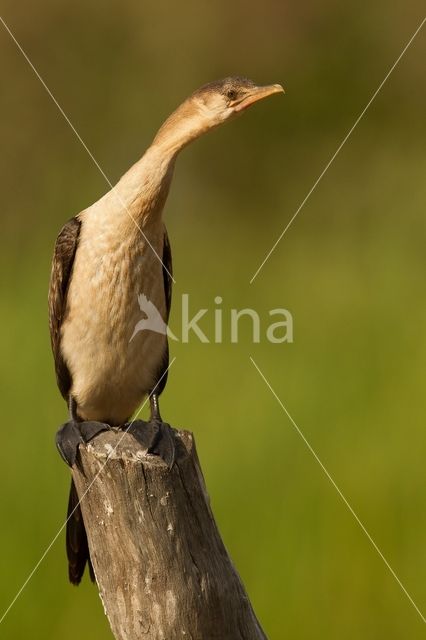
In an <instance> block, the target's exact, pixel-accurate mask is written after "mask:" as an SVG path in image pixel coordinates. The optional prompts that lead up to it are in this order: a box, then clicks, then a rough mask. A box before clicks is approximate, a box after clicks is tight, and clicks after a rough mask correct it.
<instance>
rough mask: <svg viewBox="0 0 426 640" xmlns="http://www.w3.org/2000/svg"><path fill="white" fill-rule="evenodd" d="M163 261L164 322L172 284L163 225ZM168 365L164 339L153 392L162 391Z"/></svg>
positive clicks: (170, 298) (169, 251)
mask: <svg viewBox="0 0 426 640" xmlns="http://www.w3.org/2000/svg"><path fill="white" fill-rule="evenodd" d="M161 259H162V261H163V281H164V294H165V296H166V323H167V322H168V321H169V316H170V308H171V306H172V284H173V277H172V276H173V266H172V249H171V247H170V242H169V236H168V235H167V231H166V228H165V227H164V240H163V255H162V257H161ZM168 367H169V345H168V343H167V341H166V349H165V351H164V354H163V358H162V361H161V365H160V367H159V370H158V378H157V379H158V382H157V386H156V388H155V393H156V394H157V395H160V394H161V393H162V392H163V391H164V387H165V386H166V383H167V371H168Z"/></svg>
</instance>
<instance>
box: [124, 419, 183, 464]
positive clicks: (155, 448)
mask: <svg viewBox="0 0 426 640" xmlns="http://www.w3.org/2000/svg"><path fill="white" fill-rule="evenodd" d="M126 430H127V431H128V432H129V433H131V434H132V436H133V437H134V438H135V439H136V440H137V441H138V442H139V444H141V445H142V446H143V448H144V450H145V451H146V452H147V453H151V454H153V455H156V456H159V457H160V458H161V459H162V460H163V461H164V462H165V463H166V465H167V466H168V468H169V469H172V467H173V465H174V463H175V459H176V442H175V437H174V431H173V429H172V428H171V426H170V425H169V424H167V423H166V422H161V421H160V420H150V421H149V422H145V421H144V420H135V421H134V422H132V423H131V424H130V426H127V429H126Z"/></svg>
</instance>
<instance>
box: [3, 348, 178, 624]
mask: <svg viewBox="0 0 426 640" xmlns="http://www.w3.org/2000/svg"><path fill="white" fill-rule="evenodd" d="M175 360H176V357H174V358H173V359H172V360H171V362H170V364H169V366H168V367H167V369H166V370H165V371H164V373H163V375H162V376H161V378H160V379H159V381H158V382H157V384H156V385H155V387H154V389H153V390H152V391H151V393H150V394H149V396H147V397H146V398H145V400H144V402H143V403H142V405H141V406H140V408H139V409H138V411H137V413H136V415H135V417H134V418H133V420H132V421H131V422H129V424H128V425H127V427H126V428H125V429H124V430H123V434H122V436H121V438H120V439H119V440H118V442H117V444H116V445H115V447H113V448H112V449H111V451H110V452H109V453H108V457H107V459H106V460H105V462H104V464H103V465H102V467H101V468H100V469H99V471H98V473H97V474H96V475H95V477H94V478H93V480H92V482H91V483H90V484H89V486H88V487H87V489H86V491H85V492H84V493H83V495H82V496H81V498H79V500H78V502H77V504H76V505H75V507H74V509H73V510H72V511H71V513H70V514H69V515H68V517H67V519H66V520H65V522H63V524H62V525H61V527H60V528H59V529H58V531H57V532H56V533H55V535H54V536H53V538H52V540H51V541H50V542H49V544H48V545H47V547H46V549H45V550H44V552H43V553H42V555H41V556H40V558H39V560H38V561H37V562H36V564H35V565H34V567H33V568H32V569H31V571H30V573H29V574H28V576H27V578H26V579H25V580H24V582H23V583H22V585H21V587H20V588H19V590H18V591H17V592H16V594H15V596H14V597H13V599H12V600H11V602H10V604H9V605H8V606H7V608H6V609H5V610H4V611H3V613H2V615H1V617H0V624H1V623H2V622H3V620H4V619H5V618H6V616H7V615H8V613H9V612H10V611H11V609H12V608H13V606H14V605H15V603H16V601H17V600H18V599H19V597H20V596H21V595H22V593H23V591H24V590H25V588H26V587H27V585H28V583H29V582H30V580H31V579H32V577H33V576H34V574H35V573H36V571H37V569H38V568H39V567H40V565H41V564H42V562H43V561H44V560H45V558H46V556H47V555H48V553H49V552H50V550H51V549H52V547H53V545H54V544H55V542H56V541H57V539H58V538H59V536H60V535H61V533H62V531H63V530H64V529H65V527H66V526H67V523H68V521H69V520H70V519H71V518H72V517H73V515H74V513H75V511H76V510H77V509H78V508H79V506H80V504H81V503H82V501H83V500H84V498H85V497H86V495H87V494H88V492H89V491H90V488H91V487H92V486H93V484H94V482H96V480H97V479H98V477H99V475H100V474H101V473H102V471H103V470H104V469H105V467H106V465H107V464H108V460H109V459H110V458H111V456H112V455H114V453H115V451H116V450H117V447H118V446H119V445H120V443H121V441H122V440H123V438H124V436H125V435H126V433H127V432H128V431H129V429H130V427H131V426H132V425H133V424H134V422H135V421H136V420H137V418H138V416H139V415H140V412H141V411H142V409H143V408H144V407H145V405H146V404H147V402H148V400H149V399H150V397H151V396H152V395H153V394H154V393H155V392H156V390H157V387H158V386H159V384H160V383H161V381H162V380H163V378H164V376H166V375H167V373H168V371H169V369H170V367H171V366H172V365H173V363H174V362H175Z"/></svg>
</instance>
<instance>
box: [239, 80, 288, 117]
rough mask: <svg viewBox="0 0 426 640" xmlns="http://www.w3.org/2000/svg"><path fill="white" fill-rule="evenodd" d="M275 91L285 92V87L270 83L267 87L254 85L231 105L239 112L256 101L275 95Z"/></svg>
mask: <svg viewBox="0 0 426 640" xmlns="http://www.w3.org/2000/svg"><path fill="white" fill-rule="evenodd" d="M275 93H285V91H284V89H283V87H282V86H281V85H280V84H269V85H267V86H265V87H253V89H250V90H249V91H248V92H247V93H246V95H245V96H244V97H243V98H239V99H238V100H235V101H234V102H233V103H231V105H230V106H231V107H234V111H235V112H236V113H239V112H240V111H244V109H247V107H250V106H251V105H252V104H254V103H255V102H258V101H259V100H263V99H264V98H268V96H273V95H274V94H275Z"/></svg>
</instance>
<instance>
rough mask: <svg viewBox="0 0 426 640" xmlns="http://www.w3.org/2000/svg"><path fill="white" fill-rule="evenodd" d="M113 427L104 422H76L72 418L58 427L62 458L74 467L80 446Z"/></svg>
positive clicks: (57, 435) (57, 441)
mask: <svg viewBox="0 0 426 640" xmlns="http://www.w3.org/2000/svg"><path fill="white" fill-rule="evenodd" d="M110 428H111V427H110V426H109V425H108V424H106V423H104V422H89V421H88V422H76V421H74V420H71V421H70V422H66V423H65V424H63V425H62V427H60V429H58V431H57V433H56V447H57V449H58V451H59V453H60V454H61V457H62V459H63V460H64V461H65V462H66V463H67V465H68V466H70V467H72V466H74V464H75V461H76V459H77V452H78V446H79V445H80V444H85V443H87V442H89V441H90V440H92V439H93V438H94V437H95V436H97V435H98V433H101V431H107V430H109V429H110Z"/></svg>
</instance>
